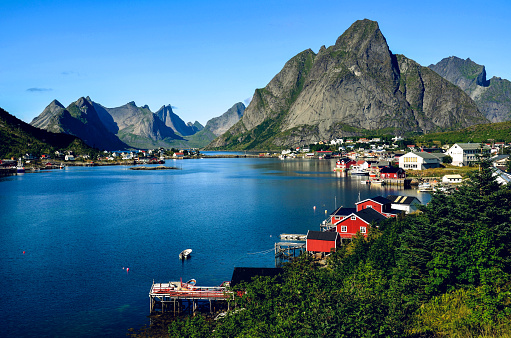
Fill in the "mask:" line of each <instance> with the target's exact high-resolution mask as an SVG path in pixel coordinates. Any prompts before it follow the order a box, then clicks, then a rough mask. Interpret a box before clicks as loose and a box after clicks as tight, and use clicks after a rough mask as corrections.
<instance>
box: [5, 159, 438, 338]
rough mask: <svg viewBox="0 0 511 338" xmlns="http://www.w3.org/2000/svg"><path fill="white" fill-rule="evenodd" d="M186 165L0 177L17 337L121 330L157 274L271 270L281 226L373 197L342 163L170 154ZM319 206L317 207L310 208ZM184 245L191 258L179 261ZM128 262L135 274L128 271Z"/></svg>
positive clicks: (141, 307)
mask: <svg viewBox="0 0 511 338" xmlns="http://www.w3.org/2000/svg"><path fill="white" fill-rule="evenodd" d="M166 165H167V166H177V167H178V168H180V170H158V171H136V170H129V169H128V167H126V166H111V167H92V168H85V167H67V168H65V169H64V170H54V171H42V172H40V173H34V174H22V175H19V176H13V177H7V178H1V179H0V220H1V236H0V257H1V259H0V290H1V292H2V296H1V298H0V324H1V327H2V329H1V330H2V336H9V337H32V336H39V337H98V336H105V337H123V336H125V335H126V332H127V330H128V329H129V328H139V327H141V326H142V325H144V324H147V323H148V319H147V315H148V314H149V298H148V292H149V288H150V286H151V283H152V282H153V280H154V281H156V282H168V281H172V280H179V279H180V278H182V279H183V280H184V281H186V280H188V279H191V278H195V279H196V280H197V284H198V285H204V286H214V285H219V284H220V283H222V282H223V281H226V280H230V278H231V275H232V271H233V268H234V267H244V266H250V267H273V266H274V264H275V261H274V257H273V253H272V252H269V253H259V252H261V251H265V250H269V249H272V248H273V246H274V243H275V242H276V241H278V240H279V238H278V235H279V234H280V233H306V232H307V230H308V229H311V230H319V224H320V223H321V221H323V220H324V219H325V210H328V212H331V211H332V210H334V208H335V207H336V206H337V207H338V206H341V205H343V206H346V207H352V206H353V203H354V202H356V201H357V199H358V195H359V193H360V197H361V198H362V199H364V198H368V197H374V196H377V195H383V196H387V195H390V194H404V195H410V196H417V197H418V198H419V199H420V200H421V201H422V202H423V203H426V202H428V201H429V198H430V196H429V195H428V194H424V193H422V194H421V193H418V192H417V191H416V190H403V189H399V188H396V187H375V186H372V187H371V186H368V185H363V184H360V178H359V177H340V175H339V174H336V173H334V172H333V171H332V169H333V167H334V165H335V161H319V160H298V159H291V160H283V161H282V160H278V159H259V158H255V159H254V158H252V159H247V158H231V159H227V158H222V159H202V160H182V161H171V160H170V161H167V163H166ZM314 207H316V208H315V209H314ZM186 248H192V249H193V254H192V255H193V256H192V258H191V259H189V260H187V261H180V260H179V259H178V254H179V252H180V251H182V250H183V249H186ZM127 268H129V272H128V271H127Z"/></svg>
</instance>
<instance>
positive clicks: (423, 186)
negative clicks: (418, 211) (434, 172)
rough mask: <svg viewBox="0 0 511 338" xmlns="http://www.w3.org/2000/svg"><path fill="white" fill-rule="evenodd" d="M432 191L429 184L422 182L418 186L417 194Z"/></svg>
mask: <svg viewBox="0 0 511 338" xmlns="http://www.w3.org/2000/svg"><path fill="white" fill-rule="evenodd" d="M429 191H433V186H431V184H430V183H429V182H424V183H420V184H419V192H429Z"/></svg>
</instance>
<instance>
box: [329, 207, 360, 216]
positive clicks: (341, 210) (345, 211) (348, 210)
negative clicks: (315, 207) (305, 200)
mask: <svg viewBox="0 0 511 338" xmlns="http://www.w3.org/2000/svg"><path fill="white" fill-rule="evenodd" d="M354 212H357V209H356V208H343V207H340V208H338V209H337V210H335V211H334V212H333V213H332V214H330V216H348V215H351V214H352V213H354Z"/></svg>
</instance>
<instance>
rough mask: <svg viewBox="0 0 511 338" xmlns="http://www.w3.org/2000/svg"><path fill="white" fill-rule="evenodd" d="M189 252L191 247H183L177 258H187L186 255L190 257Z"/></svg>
mask: <svg viewBox="0 0 511 338" xmlns="http://www.w3.org/2000/svg"><path fill="white" fill-rule="evenodd" d="M191 253H192V249H185V250H183V251H181V253H180V254H179V259H187V258H188V257H190V255H191Z"/></svg>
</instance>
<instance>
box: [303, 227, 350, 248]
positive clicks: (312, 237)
mask: <svg viewBox="0 0 511 338" xmlns="http://www.w3.org/2000/svg"><path fill="white" fill-rule="evenodd" d="M340 246H341V238H340V236H339V234H338V233H337V232H335V231H313V230H309V231H308V232H307V244H306V250H307V251H309V252H323V253H330V252H332V251H335V250H337V248H338V247H340Z"/></svg>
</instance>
